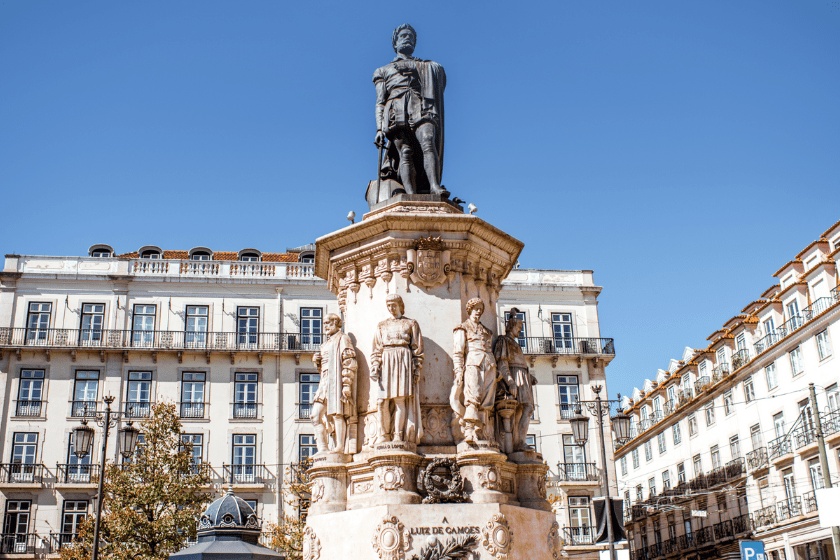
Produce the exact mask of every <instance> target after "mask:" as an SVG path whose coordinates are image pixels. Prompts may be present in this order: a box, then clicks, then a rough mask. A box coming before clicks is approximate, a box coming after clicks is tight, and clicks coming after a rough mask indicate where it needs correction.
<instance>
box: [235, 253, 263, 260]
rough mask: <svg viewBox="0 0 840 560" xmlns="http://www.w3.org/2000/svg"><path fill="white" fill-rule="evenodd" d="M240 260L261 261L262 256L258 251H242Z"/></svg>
mask: <svg viewBox="0 0 840 560" xmlns="http://www.w3.org/2000/svg"><path fill="white" fill-rule="evenodd" d="M239 260H240V261H242V262H260V256H259V255H258V254H257V253H242V254H241V255H239Z"/></svg>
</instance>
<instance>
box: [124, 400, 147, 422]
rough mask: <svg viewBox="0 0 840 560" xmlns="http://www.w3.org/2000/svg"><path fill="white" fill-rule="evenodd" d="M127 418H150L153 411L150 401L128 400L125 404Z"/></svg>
mask: <svg viewBox="0 0 840 560" xmlns="http://www.w3.org/2000/svg"><path fill="white" fill-rule="evenodd" d="M123 410H124V412H125V417H126V418H148V417H149V415H150V414H151V412H152V403H150V402H142V401H139V402H127V403H124V404H123Z"/></svg>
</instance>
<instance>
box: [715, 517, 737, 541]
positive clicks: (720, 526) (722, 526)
mask: <svg viewBox="0 0 840 560" xmlns="http://www.w3.org/2000/svg"><path fill="white" fill-rule="evenodd" d="M714 528H715V540H717V541H722V540H724V539H731V538H733V537H734V536H735V533H734V531H733V529H732V520H731V519H726V520H724V521H720V522H718V523H715V524H714Z"/></svg>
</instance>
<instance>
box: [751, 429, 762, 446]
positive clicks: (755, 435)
mask: <svg viewBox="0 0 840 560" xmlns="http://www.w3.org/2000/svg"><path fill="white" fill-rule="evenodd" d="M750 443H752V448H753V449H754V450H755V449H758V448H759V447H761V444H762V437H761V426H759V425H758V424H753V425H752V426H750Z"/></svg>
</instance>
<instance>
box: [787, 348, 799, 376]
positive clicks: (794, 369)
mask: <svg viewBox="0 0 840 560" xmlns="http://www.w3.org/2000/svg"><path fill="white" fill-rule="evenodd" d="M790 371H791V373H792V374H793V375H798V374H800V373H802V352H800V351H799V346H797V347H796V348H794V349H793V350H791V351H790Z"/></svg>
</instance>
